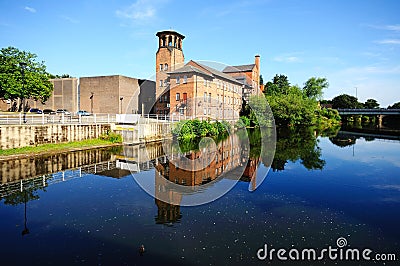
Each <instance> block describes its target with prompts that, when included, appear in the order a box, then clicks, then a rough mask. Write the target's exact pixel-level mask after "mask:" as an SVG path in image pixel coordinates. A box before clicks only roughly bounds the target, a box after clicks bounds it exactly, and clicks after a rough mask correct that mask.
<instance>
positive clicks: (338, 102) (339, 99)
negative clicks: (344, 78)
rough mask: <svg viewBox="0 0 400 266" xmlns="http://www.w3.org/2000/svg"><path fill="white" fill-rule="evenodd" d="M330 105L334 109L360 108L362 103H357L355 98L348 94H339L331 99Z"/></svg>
mask: <svg viewBox="0 0 400 266" xmlns="http://www.w3.org/2000/svg"><path fill="white" fill-rule="evenodd" d="M332 105H333V106H332V107H333V108H334V109H338V108H342V109H354V108H362V103H359V102H358V100H357V98H356V97H354V96H351V95H348V94H341V95H339V96H336V97H335V98H333V99H332Z"/></svg>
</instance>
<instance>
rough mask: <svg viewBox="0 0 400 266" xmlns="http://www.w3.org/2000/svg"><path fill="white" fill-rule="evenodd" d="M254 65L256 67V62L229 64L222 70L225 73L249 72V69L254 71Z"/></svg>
mask: <svg viewBox="0 0 400 266" xmlns="http://www.w3.org/2000/svg"><path fill="white" fill-rule="evenodd" d="M254 67H255V64H250V65H239V66H227V67H225V68H224V69H223V70H222V72H224V73H234V72H249V71H253V68H254Z"/></svg>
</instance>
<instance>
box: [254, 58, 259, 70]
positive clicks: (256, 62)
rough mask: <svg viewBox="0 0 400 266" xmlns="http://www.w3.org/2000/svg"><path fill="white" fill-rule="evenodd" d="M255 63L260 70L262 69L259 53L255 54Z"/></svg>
mask: <svg viewBox="0 0 400 266" xmlns="http://www.w3.org/2000/svg"><path fill="white" fill-rule="evenodd" d="M254 64H256V66H257V69H258V71H260V56H259V55H256V56H255V60H254Z"/></svg>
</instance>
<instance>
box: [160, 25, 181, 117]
mask: <svg viewBox="0 0 400 266" xmlns="http://www.w3.org/2000/svg"><path fill="white" fill-rule="evenodd" d="M156 36H157V37H158V50H157V53H156V99H157V103H156V109H157V110H156V113H157V114H168V113H169V88H168V85H169V78H168V74H167V72H168V71H174V70H175V69H176V65H183V63H184V62H185V57H184V55H183V51H182V40H183V39H184V38H185V36H183V35H182V34H180V33H178V32H176V31H173V30H166V31H159V32H157V34H156Z"/></svg>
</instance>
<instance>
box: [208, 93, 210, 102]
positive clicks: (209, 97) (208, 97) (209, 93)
mask: <svg viewBox="0 0 400 266" xmlns="http://www.w3.org/2000/svg"><path fill="white" fill-rule="evenodd" d="M208 102H209V103H211V93H209V94H208Z"/></svg>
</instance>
